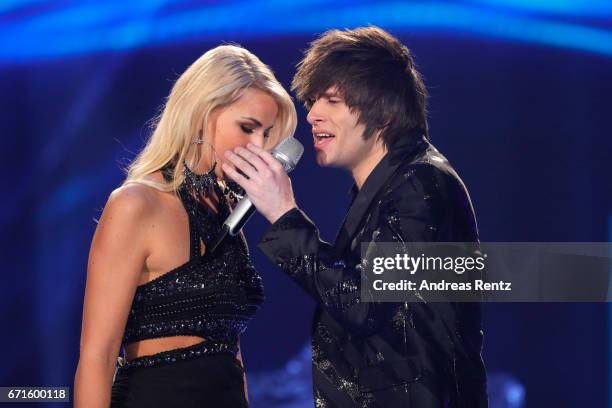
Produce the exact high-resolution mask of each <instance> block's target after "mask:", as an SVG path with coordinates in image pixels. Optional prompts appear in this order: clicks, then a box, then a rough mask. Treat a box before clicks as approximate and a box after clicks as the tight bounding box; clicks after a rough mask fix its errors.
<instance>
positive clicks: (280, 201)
mask: <svg viewBox="0 0 612 408" xmlns="http://www.w3.org/2000/svg"><path fill="white" fill-rule="evenodd" d="M225 158H226V160H227V161H228V162H230V163H232V164H233V165H234V166H235V168H233V167H232V166H230V165H229V164H228V163H223V165H222V167H223V171H224V172H225V174H227V175H228V176H229V177H231V178H232V179H233V180H234V181H235V182H236V183H238V184H240V186H242V188H244V190H245V191H246V193H247V195H248V196H249V199H250V200H251V202H252V203H253V205H254V206H255V208H257V210H258V211H259V212H260V213H261V214H262V215H263V216H264V217H266V219H267V220H268V221H270V222H271V223H274V222H275V221H276V220H278V219H279V218H280V217H281V216H282V215H283V214H285V213H286V212H287V211H289V210H291V209H292V208H295V207H296V203H295V198H294V197H293V189H292V187H291V179H290V178H289V176H287V172H285V169H284V168H283V165H282V164H280V162H279V161H278V160H276V159H275V158H274V157H273V156H272V155H271V154H270V153H269V152H267V151H265V150H264V149H262V148H261V147H259V146H256V145H254V144H252V143H249V144H248V145H247V147H246V148H244V147H237V148H235V149H234V152H231V151H229V150H228V151H226V152H225ZM236 169H238V170H239V171H240V172H242V174H241V173H239V172H238V171H237V170H236ZM245 175H246V177H245ZM247 177H248V178H247Z"/></svg>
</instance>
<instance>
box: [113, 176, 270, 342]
mask: <svg viewBox="0 0 612 408" xmlns="http://www.w3.org/2000/svg"><path fill="white" fill-rule="evenodd" d="M164 175H165V176H166V178H167V174H164ZM217 190H218V191H217V192H218V196H219V197H220V202H219V206H218V207H219V210H218V211H219V212H218V214H214V213H212V212H211V211H210V210H209V209H208V208H207V207H206V206H205V205H204V204H202V203H200V202H199V201H197V200H196V199H195V198H194V197H193V196H192V195H191V194H190V193H189V192H188V190H187V188H186V187H185V186H181V188H180V189H179V191H178V195H179V197H180V199H181V201H182V203H183V206H184V207H185V209H186V210H187V214H188V216H189V234H190V259H189V261H188V262H186V263H185V264H183V265H181V266H179V267H177V268H175V269H173V270H171V271H169V272H167V273H165V274H164V275H161V276H159V277H158V278H156V279H154V280H152V281H150V282H147V283H145V284H143V285H140V286H138V288H137V289H136V293H135V295H134V300H133V303H132V308H131V310H130V313H129V316H128V320H127V325H126V328H125V334H124V337H123V343H124V344H129V343H132V342H135V341H139V340H143V339H150V338H156V337H166V336H176V335H195V336H201V337H204V338H205V339H206V342H207V344H223V345H226V346H228V345H229V347H230V348H232V349H235V347H236V344H237V340H238V336H239V334H240V333H242V332H243V331H244V330H245V328H246V326H247V323H248V322H249V320H250V319H251V317H252V316H253V315H254V314H255V312H256V311H257V309H258V308H259V306H260V305H261V303H262V302H263V299H264V296H263V286H262V282H261V277H260V276H259V274H258V273H257V271H256V270H255V268H254V267H253V264H252V263H251V260H250V258H249V254H248V248H247V245H246V242H244V239H243V238H242V236H241V235H236V236H235V237H230V236H227V237H226V239H225V240H224V241H223V242H222V243H221V245H219V247H218V248H217V250H216V251H215V253H214V254H212V255H211V256H209V255H208V254H204V255H203V256H202V255H200V252H201V251H200V239H201V240H202V241H203V242H204V244H205V245H206V244H208V243H209V242H211V241H212V240H213V239H214V238H215V236H216V234H217V233H218V232H219V231H220V230H221V225H222V223H223V221H224V220H225V219H226V218H227V216H228V215H229V212H230V209H229V204H228V203H227V200H226V199H225V197H224V196H223V194H222V193H221V191H220V189H218V188H217Z"/></svg>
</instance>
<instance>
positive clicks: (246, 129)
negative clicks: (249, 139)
mask: <svg viewBox="0 0 612 408" xmlns="http://www.w3.org/2000/svg"><path fill="white" fill-rule="evenodd" d="M240 128H241V129H242V131H243V132H244V133H246V134H247V135H250V134H251V133H253V129H252V128H250V127H248V126H247V125H240Z"/></svg>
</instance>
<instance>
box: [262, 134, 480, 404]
mask: <svg viewBox="0 0 612 408" xmlns="http://www.w3.org/2000/svg"><path fill="white" fill-rule="evenodd" d="M400 139H401V138H400ZM397 143H399V145H398V144H397ZM329 204H330V205H334V203H329ZM453 241H455V242H478V231H477V228H476V221H475V216H474V210H473V208H472V204H471V201H470V198H469V195H468V193H467V190H466V188H465V186H464V185H463V182H462V181H461V179H460V178H459V176H458V175H457V173H456V172H455V171H454V169H453V168H452V167H451V166H450V164H449V163H448V161H447V160H446V159H445V158H444V156H443V155H441V154H440V153H439V152H438V151H437V150H436V149H435V148H434V147H433V146H432V145H431V144H429V142H428V141H427V140H425V138H415V139H412V138H404V139H402V140H400V141H398V142H396V145H394V146H393V147H392V148H391V149H390V150H389V154H387V156H385V158H384V159H383V160H381V162H380V163H379V164H378V165H377V166H376V167H375V168H374V170H373V171H372V172H371V173H370V175H369V176H368V178H367V179H366V181H365V183H364V184H363V186H362V188H361V189H360V190H357V189H353V201H352V203H351V206H350V208H349V210H348V212H347V214H346V217H345V219H344V222H343V224H342V226H341V228H340V230H339V233H338V236H337V238H336V241H335V243H334V244H330V243H327V242H324V241H322V240H321V239H320V237H319V232H318V229H317V227H316V226H315V225H314V223H313V222H312V221H311V220H310V219H309V218H308V217H307V216H306V215H305V214H304V213H303V212H302V211H301V210H299V209H293V210H291V211H289V212H287V213H286V214H284V215H283V216H282V217H281V218H280V219H279V220H278V221H277V222H276V223H275V224H273V225H272V226H271V227H270V229H269V230H268V231H267V232H266V234H265V235H264V237H263V238H262V240H261V242H260V244H259V247H260V248H261V250H262V251H263V252H264V253H265V254H266V255H267V256H268V257H269V258H270V259H271V260H272V261H273V262H274V263H276V264H277V265H279V266H280V267H281V268H282V270H283V271H284V272H285V273H286V274H287V275H288V276H290V277H291V278H292V279H293V280H295V281H296V282H297V283H298V284H299V285H300V286H301V287H302V288H303V289H304V290H305V291H306V292H307V293H308V294H310V295H311V296H312V297H313V298H314V300H315V301H316V302H317V310H316V312H315V317H314V324H313V333H312V372H313V386H314V397H315V406H316V407H321V408H324V407H361V408H374V407H377V408H378V407H381V408H394V407H398V408H399V407H402V408H407V407H419V408H439V407H442V406H451V407H461V408H464V407H465V408H484V407H486V406H487V404H488V402H487V395H486V372H485V369H484V364H483V361H482V357H481V352H482V340H483V333H482V331H481V327H480V304H478V303H450V302H437V303H436V302H428V301H427V299H425V298H424V297H423V296H421V294H418V293H416V294H415V295H414V298H411V299H407V300H408V301H406V302H402V303H392V302H366V301H364V298H363V297H362V296H368V293H367V291H366V292H365V293H364V294H362V293H361V271H362V270H363V267H364V265H363V260H362V259H363V258H367V257H366V256H364V257H362V254H361V245H362V244H364V243H365V244H367V245H368V246H366V249H365V250H366V251H368V250H369V249H368V248H371V247H372V246H376V245H377V243H382V242H385V243H395V244H396V245H397V246H398V247H399V248H401V247H402V246H403V245H404V243H409V242H453ZM370 297H371V294H370Z"/></svg>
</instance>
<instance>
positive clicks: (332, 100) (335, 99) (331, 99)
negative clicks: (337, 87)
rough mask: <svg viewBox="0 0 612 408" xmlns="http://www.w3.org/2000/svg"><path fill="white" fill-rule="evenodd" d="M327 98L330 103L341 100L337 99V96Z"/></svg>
mask: <svg viewBox="0 0 612 408" xmlns="http://www.w3.org/2000/svg"><path fill="white" fill-rule="evenodd" d="M328 100H329V103H331V104H334V103H340V102H341V101H340V99H338V98H329V99H328Z"/></svg>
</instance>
